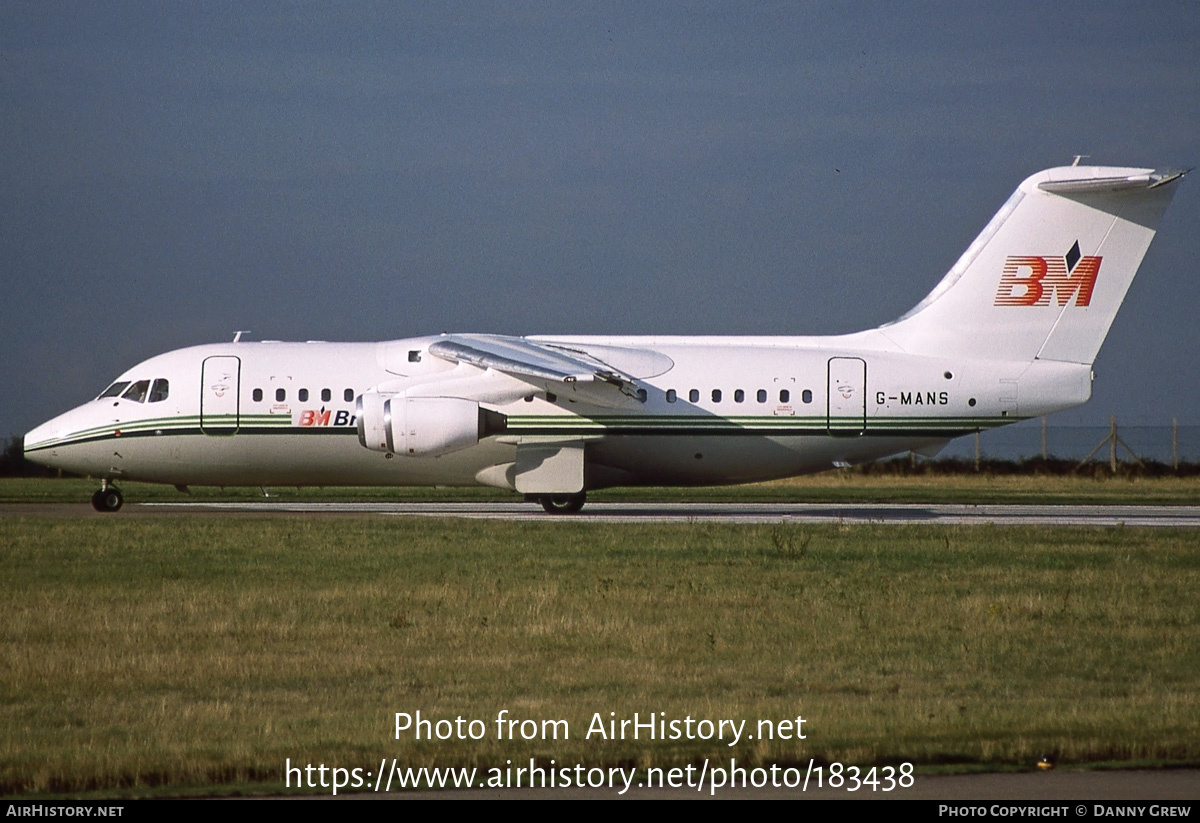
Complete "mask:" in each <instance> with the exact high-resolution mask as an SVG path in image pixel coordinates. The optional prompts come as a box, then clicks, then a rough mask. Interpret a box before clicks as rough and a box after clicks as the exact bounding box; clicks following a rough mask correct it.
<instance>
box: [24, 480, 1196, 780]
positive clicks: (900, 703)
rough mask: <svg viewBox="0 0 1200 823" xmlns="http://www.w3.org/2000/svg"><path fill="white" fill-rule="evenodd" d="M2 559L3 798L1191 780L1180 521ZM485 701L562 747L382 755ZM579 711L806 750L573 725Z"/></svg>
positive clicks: (27, 536) (498, 744)
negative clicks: (700, 727)
mask: <svg viewBox="0 0 1200 823" xmlns="http://www.w3.org/2000/svg"><path fill="white" fill-rule="evenodd" d="M1156 482H1157V481H1156ZM86 488H88V489H90V488H91V487H90V485H88V486H87V487H86ZM0 563H2V564H3V569H4V579H5V582H6V587H5V588H6V593H5V607H4V609H3V612H2V614H0V670H2V671H4V672H5V675H4V677H3V678H2V679H0V684H2V686H0V688H2V689H3V700H2V701H0V715H2V724H3V728H4V730H5V734H4V736H3V740H2V742H0V791H3V793H5V794H9V795H12V794H18V795H19V794H28V793H75V792H80V791H86V790H99V791H101V792H103V793H106V794H138V793H143V792H146V791H149V790H150V787H158V791H166V792H168V793H177V792H184V791H188V790H190V789H195V788H196V787H205V786H212V785H226V786H227V785H231V784H232V785H234V786H237V787H238V790H241V791H276V790H278V789H279V788H280V786H281V784H282V781H283V766H284V762H285V760H286V759H290V760H291V761H292V763H293V764H295V763H297V762H301V763H307V762H312V763H324V764H326V765H329V766H334V765H338V766H342V767H346V768H356V767H362V768H372V767H377V766H378V764H379V761H380V759H381V758H384V757H387V758H396V759H397V760H398V761H399V762H401V763H404V764H411V765H418V766H419V765H426V766H446V765H455V764H472V765H478V766H480V767H484V768H486V767H492V766H502V765H504V763H505V761H506V760H510V759H511V760H513V761H514V762H521V761H522V760H524V761H525V762H527V760H528V758H530V757H534V758H537V759H538V760H539V761H540V762H542V763H548V762H549V761H550V760H551V759H554V760H555V761H556V762H557V763H559V764H564V763H575V762H579V763H584V764H624V765H638V766H640V767H649V766H669V765H684V764H688V763H695V762H698V761H699V760H700V759H702V758H705V757H713V756H718V757H729V756H736V757H737V758H738V759H739V761H740V762H743V763H780V764H788V763H801V762H803V763H806V762H807V760H808V758H810V757H816V758H820V759H823V760H826V761H830V762H834V761H836V762H844V763H853V764H857V765H861V766H869V765H871V764H877V763H897V762H900V761H913V762H917V763H919V764H927V765H929V764H932V765H945V764H952V765H956V767H960V768H970V767H977V766H982V767H985V768H1008V767H1029V766H1031V765H1032V763H1033V762H1034V760H1036V758H1037V757H1039V756H1040V755H1042V754H1044V753H1051V754H1054V755H1056V756H1057V757H1058V758H1059V759H1060V760H1061V761H1062V762H1064V763H1073V764H1078V763H1099V762H1120V763H1128V764H1146V763H1192V764H1195V763H1197V762H1200V644H1197V643H1196V638H1197V637H1198V636H1200V633H1198V630H1200V606H1198V605H1197V600H1196V596H1195V592H1196V591H1197V589H1198V588H1200V533H1196V532H1192V531H1186V530H1174V529H1172V530H1158V531H1151V530H1138V529H1123V528H1114V529H1073V528H1057V529H1035V528H996V527H970V528H967V527H927V526H890V527H889V526H877V525H870V526H866V525H864V526H857V525H856V526H836V525H828V526H811V527H798V526H787V527H785V526H723V525H716V524H682V525H679V524H669V525H633V526H617V525H614V526H605V525H587V524H580V523H571V522H569V521H564V520H549V519H548V520H547V522H535V523H502V522H477V521H438V520H426V519H421V520H409V519H405V518H391V517H356V516H343V517H315V516H314V517H261V518H260V517H255V518H242V519H237V520H224V519H221V518H216V517H193V516H184V515H178V516H142V517H138V518H122V517H121V516H120V515H116V516H113V517H105V518H86V519H80V520H73V519H67V518H42V517H14V516H8V517H3V518H0ZM501 709H507V710H508V711H509V713H510V715H509V716H510V717H512V718H514V719H534V720H539V721H541V720H558V719H562V720H566V721H567V722H568V724H569V728H570V738H569V739H566V740H558V741H553V740H549V741H543V740H533V741H523V740H522V741H509V740H504V741H499V740H496V738H495V734H494V726H490V725H489V727H488V734H487V735H486V737H485V738H484V739H482V740H478V741H470V740H468V741H457V740H450V741H431V742H425V741H421V742H417V741H415V740H413V738H412V737H411V735H409V734H404V735H402V736H401V739H399V740H397V739H395V732H394V713H395V712H409V713H413V712H416V711H417V710H420V711H421V713H422V716H423V717H427V718H433V719H438V718H448V719H453V718H455V717H458V716H462V717H463V718H465V719H468V720H469V719H474V718H478V719H482V720H485V721H488V722H489V723H490V721H492V720H493V719H494V718H495V717H496V715H497V713H498V712H499V711H500V710H501ZM597 712H599V713H601V715H602V717H603V718H605V719H608V718H609V714H608V713H609V712H615V713H616V717H617V718H625V717H630V718H631V717H632V715H633V713H634V712H639V713H641V714H642V716H643V717H644V716H645V715H646V714H647V713H650V712H665V713H666V714H665V717H666V718H667V719H673V718H678V719H683V718H685V717H687V716H691V717H693V718H709V719H713V720H717V719H722V718H730V719H735V720H738V719H745V720H747V721H748V725H749V726H751V727H753V726H754V725H755V724H756V723H757V721H758V720H760V719H771V720H783V719H787V718H793V719H794V718H795V717H796V716H797V715H803V716H804V717H805V719H806V721H807V722H806V725H805V731H806V733H807V739H805V740H803V741H796V740H787V741H780V740H775V741H768V740H758V739H755V740H752V741H743V742H741V743H740V744H738V745H737V746H735V747H733V748H730V747H728V746H725V745H724V744H723V743H718V742H715V741H714V742H705V741H696V740H693V741H689V740H676V741H648V740H645V739H642V740H637V741H635V740H623V741H622V740H617V741H604V740H599V739H596V738H595V737H593V738H592V739H585V737H584V733H585V732H586V731H587V729H588V727H589V725H590V721H591V719H592V717H593V715H594V713H597Z"/></svg>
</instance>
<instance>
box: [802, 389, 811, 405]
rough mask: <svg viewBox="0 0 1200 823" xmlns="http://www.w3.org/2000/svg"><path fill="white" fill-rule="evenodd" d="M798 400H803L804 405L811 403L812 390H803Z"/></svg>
mask: <svg viewBox="0 0 1200 823" xmlns="http://www.w3.org/2000/svg"><path fill="white" fill-rule="evenodd" d="M800 399H801V400H803V401H804V402H805V403H811V402H812V389H805V390H804V391H803V392H802V393H801V394H800Z"/></svg>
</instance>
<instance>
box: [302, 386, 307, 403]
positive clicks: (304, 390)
mask: <svg viewBox="0 0 1200 823" xmlns="http://www.w3.org/2000/svg"><path fill="white" fill-rule="evenodd" d="M307 400H308V389H301V390H300V402H301V403H304V402H305V401H307Z"/></svg>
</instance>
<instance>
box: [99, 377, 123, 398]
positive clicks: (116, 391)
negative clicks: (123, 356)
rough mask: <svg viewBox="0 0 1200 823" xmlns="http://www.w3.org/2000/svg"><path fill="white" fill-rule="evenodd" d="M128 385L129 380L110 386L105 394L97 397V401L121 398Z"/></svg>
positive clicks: (119, 381)
mask: <svg viewBox="0 0 1200 823" xmlns="http://www.w3.org/2000/svg"><path fill="white" fill-rule="evenodd" d="M128 385H129V381H128V380H124V381H121V380H118V381H117V382H116V383H113V384H112V385H111V386H109V387H108V388H107V389H105V390H104V391H103V392H101V393H100V396H99V397H97V398H96V399H97V400H103V399H104V398H106V397H120V396H121V392H123V391H125V387H126V386H128Z"/></svg>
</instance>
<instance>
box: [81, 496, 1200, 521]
mask: <svg viewBox="0 0 1200 823" xmlns="http://www.w3.org/2000/svg"><path fill="white" fill-rule="evenodd" d="M126 512H134V513H143V514H145V513H169V512H192V513H212V514H221V513H224V514H255V513H258V514H265V513H291V514H342V515H345V514H364V515H369V514H376V515H388V516H396V517H456V518H464V519H472V520H522V521H536V522H539V523H790V522H795V523H894V524H901V523H908V524H913V523H925V524H940V525H984V524H994V525H1002V526H1018V525H1019V526H1148V527H1155V528H1198V527H1200V506H1069V505H1066V506H1043V505H964V504H949V503H944V504H939V503H929V504H925V503H858V504H849V505H838V504H831V503H589V504H588V506H587V508H585V509H584V510H583V511H582V512H580V513H579V514H573V515H548V514H546V513H545V512H543V511H542V510H541V508H540V507H538V506H537V505H535V504H532V503H379V502H374V503H294V502H292V503H287V502H274V501H270V500H262V501H256V502H253V503H191V502H180V503H135V504H130V505H127V506H126V507H125V509H124V511H123V512H121V513H119V514H117V515H115V516H117V517H120V516H121V514H124V513H126ZM101 516H113V515H101Z"/></svg>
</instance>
